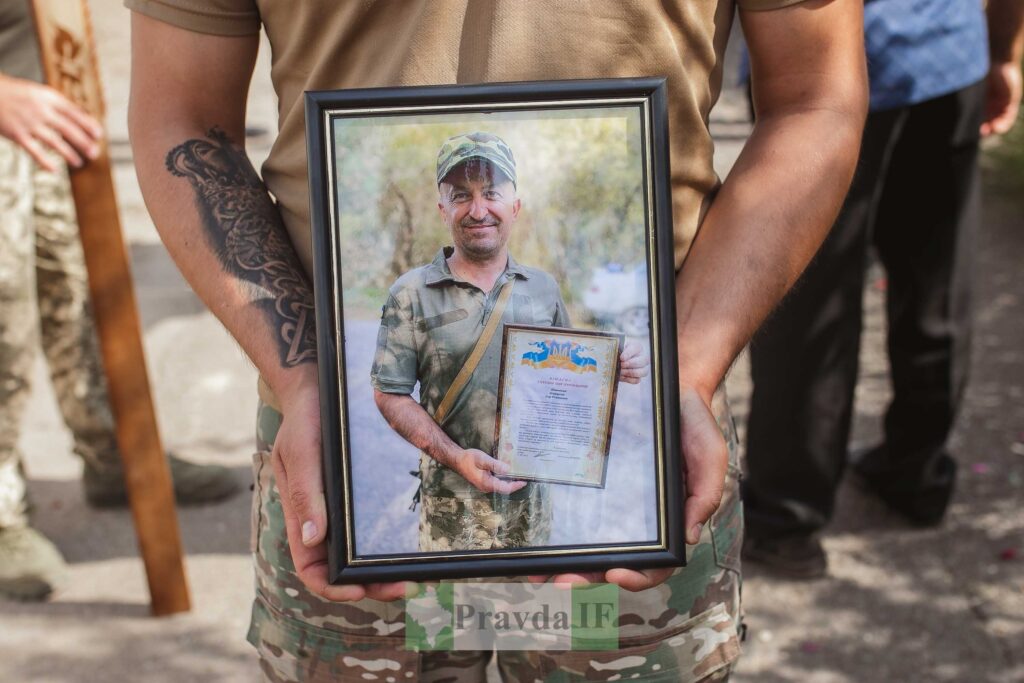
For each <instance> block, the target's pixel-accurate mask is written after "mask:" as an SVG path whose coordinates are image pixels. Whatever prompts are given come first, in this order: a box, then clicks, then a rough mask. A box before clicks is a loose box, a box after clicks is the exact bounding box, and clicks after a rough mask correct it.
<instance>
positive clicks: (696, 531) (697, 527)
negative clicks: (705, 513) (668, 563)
mask: <svg viewBox="0 0 1024 683" xmlns="http://www.w3.org/2000/svg"><path fill="white" fill-rule="evenodd" d="M703 528H704V525H703V524H694V525H693V526H692V527H690V535H691V536H693V542H694V543H696V542H697V541H699V540H700V532H701V529H703Z"/></svg>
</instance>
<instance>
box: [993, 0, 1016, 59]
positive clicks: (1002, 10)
mask: <svg viewBox="0 0 1024 683" xmlns="http://www.w3.org/2000/svg"><path fill="white" fill-rule="evenodd" d="M986 13H987V14H988V40H989V54H990V55H991V56H992V61H993V63H1000V62H1012V63H1014V64H1019V63H1020V61H1021V59H1022V58H1024V0H988V6H987V8H986Z"/></svg>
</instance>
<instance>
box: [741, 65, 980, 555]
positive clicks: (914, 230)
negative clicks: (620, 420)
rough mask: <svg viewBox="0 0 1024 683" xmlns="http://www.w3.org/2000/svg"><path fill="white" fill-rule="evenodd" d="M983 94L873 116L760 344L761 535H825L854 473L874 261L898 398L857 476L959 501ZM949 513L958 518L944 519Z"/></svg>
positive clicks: (752, 442) (756, 373) (751, 492)
mask: <svg viewBox="0 0 1024 683" xmlns="http://www.w3.org/2000/svg"><path fill="white" fill-rule="evenodd" d="M984 95H985V90H984V83H978V84H976V85H973V86H970V87H968V88H965V89H963V90H960V91H958V92H955V93H952V94H950V95H946V96H943V97H940V98H937V99H934V100H929V101H927V102H923V103H920V104H916V105H912V106H908V107H904V108H900V109H895V110H890V111H882V112H876V113H872V114H870V115H869V117H868V121H867V126H866V128H865V132H864V140H863V144H862V149H861V156H860V161H859V163H858V169H857V173H856V176H855V179H854V182H853V186H852V187H851V189H850V194H849V195H848V197H847V200H846V203H845V205H844V208H843V210H842V212H841V214H840V216H839V218H838V219H837V221H836V224H835V226H834V227H833V229H832V231H831V233H830V234H829V236H828V237H827V238H826V240H825V243H824V244H823V245H822V248H821V250H820V252H819V253H818V255H817V256H816V258H815V260H814V261H813V262H812V264H811V265H810V266H809V267H808V269H807V271H806V272H805V273H804V275H803V276H802V278H801V280H800V281H799V283H798V284H797V286H796V287H795V288H794V290H793V292H791V293H790V295H789V296H788V297H787V298H786V299H785V300H784V301H783V302H782V304H781V305H780V306H779V308H778V310H777V311H776V312H775V313H773V315H772V316H771V317H770V318H769V320H768V321H767V322H766V323H765V325H764V326H763V327H762V329H761V330H760V331H759V332H758V334H757V336H756V337H755V338H754V341H753V343H752V344H751V364H752V375H753V382H754V391H753V396H752V399H751V412H750V421H749V427H748V431H747V474H746V478H745V480H744V483H743V493H744V498H745V506H746V508H745V509H746V519H747V533H748V534H750V535H751V536H753V537H756V538H771V537H779V536H786V535H795V534H807V533H813V532H815V531H817V530H818V529H820V528H821V527H822V526H824V525H825V524H826V523H827V522H828V520H829V518H830V517H831V514H832V509H833V503H834V499H835V492H836V489H837V487H838V485H839V481H840V478H841V477H842V474H843V470H844V467H845V463H846V451H847V439H848V437H849V433H850V422H851V417H852V411H853V395H854V388H855V386H856V383H857V356H858V352H859V350H860V334H861V303H862V296H863V290H864V279H865V270H866V265H867V259H868V254H869V248H870V247H872V246H873V247H874V249H875V251H876V253H877V255H878V257H879V259H880V260H881V262H882V264H883V265H884V267H885V270H886V272H887V275H888V288H887V305H886V313H887V317H888V323H889V330H888V352H889V362H890V366H891V370H892V373H891V374H892V381H893V389H894V398H893V400H892V403H891V404H890V406H889V408H888V411H887V413H886V416H885V439H884V442H883V443H882V444H881V445H879V446H878V447H877V448H875V449H873V450H872V451H870V452H869V453H868V454H867V455H866V456H865V458H864V459H863V461H862V462H861V463H860V464H859V465H858V469H860V470H862V471H863V472H864V474H866V475H869V478H870V480H871V481H872V482H884V485H885V486H886V487H887V493H889V494H890V495H893V494H895V495H901V496H918V495H932V496H934V494H935V493H936V492H940V493H941V492H942V491H945V492H946V494H949V493H951V492H952V487H953V480H954V475H955V470H956V467H955V463H954V462H953V460H952V459H951V458H950V456H949V454H948V453H947V451H946V442H947V439H948V436H949V433H950V430H951V428H952V425H953V420H954V417H955V415H956V413H957V408H958V406H959V404H960V399H961V395H962V393H963V389H964V385H965V382H966V378H967V364H968V360H969V343H970V327H971V321H970V309H969V298H970V297H969V295H970V272H969V271H970V264H971V260H972V256H971V254H972V250H971V242H972V237H973V233H974V232H975V229H976V227H977V225H978V220H979V218H978V214H979V196H978V194H979V179H978V168H977V156H978V139H979V133H978V127H979V125H980V122H981V117H982V111H983V107H984ZM943 504H944V503H943Z"/></svg>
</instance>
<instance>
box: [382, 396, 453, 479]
mask: <svg viewBox="0 0 1024 683" xmlns="http://www.w3.org/2000/svg"><path fill="white" fill-rule="evenodd" d="M373 397H374V400H375V401H376V403H377V409H378V410H380V414H381V415H383V416H384V419H385V420H387V422H388V424H389V425H391V428H392V429H394V430H395V432H397V433H398V435H399V436H401V437H402V438H403V439H405V440H406V441H408V442H409V443H411V444H412V445H413V446H415V447H416V448H418V449H419V450H421V451H423V452H424V453H426V454H427V455H429V456H430V457H432V458H433V459H434V460H436V461H438V462H439V463H441V464H442V465H447V466H449V467H451V466H453V465H454V464H455V461H456V460H457V459H458V457H459V455H460V453H461V452H462V448H460V447H459V445H458V444H457V443H455V442H454V441H452V440H451V438H450V437H449V436H448V435H447V434H445V433H444V430H442V429H441V427H439V426H438V424H437V423H436V422H434V420H433V418H431V417H430V415H428V414H427V411H426V410H424V409H423V406H421V405H420V404H419V403H417V402H416V401H414V400H413V399H412V397H411V396H409V395H407V394H388V393H385V392H383V391H379V390H376V389H375V390H374V392H373Z"/></svg>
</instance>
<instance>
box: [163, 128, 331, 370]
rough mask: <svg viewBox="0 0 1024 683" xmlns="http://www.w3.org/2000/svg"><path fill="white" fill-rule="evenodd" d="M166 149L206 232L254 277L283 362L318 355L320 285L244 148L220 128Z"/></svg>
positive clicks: (252, 284) (238, 272) (245, 275)
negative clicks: (316, 294)
mask: <svg viewBox="0 0 1024 683" xmlns="http://www.w3.org/2000/svg"><path fill="white" fill-rule="evenodd" d="M207 138H208V139H195V140H186V141H185V142H183V143H182V144H180V145H178V146H177V147H175V148H174V149H172V150H171V151H170V152H169V153H168V154H167V159H166V163H167V170H168V171H170V172H171V173H173V174H174V175H176V176H179V177H182V178H187V179H188V181H189V182H190V183H192V187H193V188H194V189H195V192H196V207H197V208H198V209H199V214H200V215H201V216H202V218H203V224H204V227H205V228H206V237H207V239H208V240H209V243H210V245H211V246H212V247H213V249H214V251H215V252H216V254H217V257H218V259H219V260H220V262H221V264H222V265H223V266H224V269H225V270H226V271H227V272H229V273H231V274H232V275H234V276H236V277H238V278H239V279H240V280H242V281H243V282H244V283H247V284H248V285H249V287H248V289H250V291H251V293H252V294H251V295H252V300H253V303H254V304H256V305H258V306H260V307H262V308H263V309H264V310H265V312H266V314H267V318H268V320H269V322H270V325H271V326H272V327H273V328H275V329H276V331H277V335H278V341H279V346H280V352H281V365H282V366H284V367H292V366H295V365H299V364H300V363H305V362H308V361H313V360H315V359H316V328H315V324H314V316H313V290H312V289H311V287H310V286H309V283H308V281H307V280H306V275H305V273H304V272H303V270H302V265H301V264H300V263H299V259H298V257H297V256H296V255H295V248H294V247H293V246H292V243H291V241H290V240H289V238H288V233H287V231H286V230H285V227H284V223H283V222H282V221H281V214H280V213H279V212H278V210H277V207H276V206H275V205H274V202H273V200H271V198H270V195H269V194H268V193H267V188H266V187H265V186H264V185H263V181H262V180H260V177H259V175H257V173H256V170H255V169H254V168H253V167H252V164H251V163H250V162H249V158H248V157H247V156H246V155H245V152H244V151H243V150H242V149H240V148H238V147H236V146H235V145H234V144H232V143H231V141H230V140H229V139H228V137H227V135H225V134H224V132H223V131H221V130H220V129H219V128H213V129H211V130H210V131H209V132H207Z"/></svg>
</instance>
